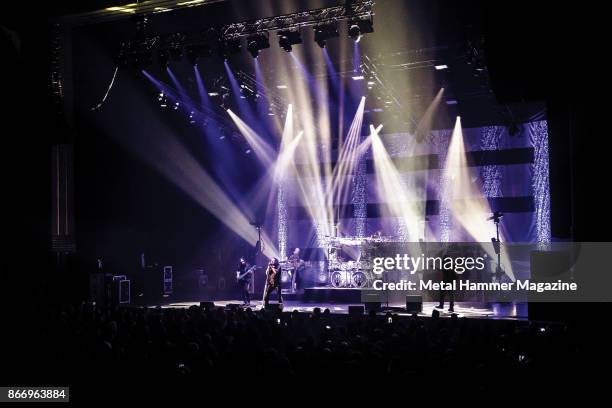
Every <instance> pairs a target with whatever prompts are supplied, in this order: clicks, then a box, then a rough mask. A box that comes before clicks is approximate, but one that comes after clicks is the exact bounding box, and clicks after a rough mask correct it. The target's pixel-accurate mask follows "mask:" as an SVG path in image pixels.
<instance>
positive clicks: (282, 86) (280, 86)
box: [276, 85, 287, 89]
mask: <svg viewBox="0 0 612 408" xmlns="http://www.w3.org/2000/svg"><path fill="white" fill-rule="evenodd" d="M276 88H277V89H287V85H276Z"/></svg>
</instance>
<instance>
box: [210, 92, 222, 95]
mask: <svg viewBox="0 0 612 408" xmlns="http://www.w3.org/2000/svg"><path fill="white" fill-rule="evenodd" d="M208 96H219V92H209V93H208Z"/></svg>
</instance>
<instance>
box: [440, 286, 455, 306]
mask: <svg viewBox="0 0 612 408" xmlns="http://www.w3.org/2000/svg"><path fill="white" fill-rule="evenodd" d="M445 292H448V301H449V306H448V307H449V308H451V309H453V308H454V307H455V292H454V291H452V290H442V289H440V307H444V294H445Z"/></svg>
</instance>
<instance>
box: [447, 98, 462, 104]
mask: <svg viewBox="0 0 612 408" xmlns="http://www.w3.org/2000/svg"><path fill="white" fill-rule="evenodd" d="M458 103H459V102H457V100H456V99H447V100H446V104H447V105H457V104H458Z"/></svg>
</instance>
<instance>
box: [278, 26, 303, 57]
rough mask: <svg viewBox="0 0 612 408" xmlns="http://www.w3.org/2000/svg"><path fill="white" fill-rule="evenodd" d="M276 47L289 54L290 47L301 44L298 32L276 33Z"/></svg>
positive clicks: (284, 31)
mask: <svg viewBox="0 0 612 408" xmlns="http://www.w3.org/2000/svg"><path fill="white" fill-rule="evenodd" d="M277 35H278V45H279V46H280V47H281V48H282V49H283V50H285V51H287V52H291V50H292V49H293V48H292V46H293V45H295V44H301V43H302V37H301V35H300V32H299V31H297V30H296V31H290V30H283V31H279V32H278V33H277Z"/></svg>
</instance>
